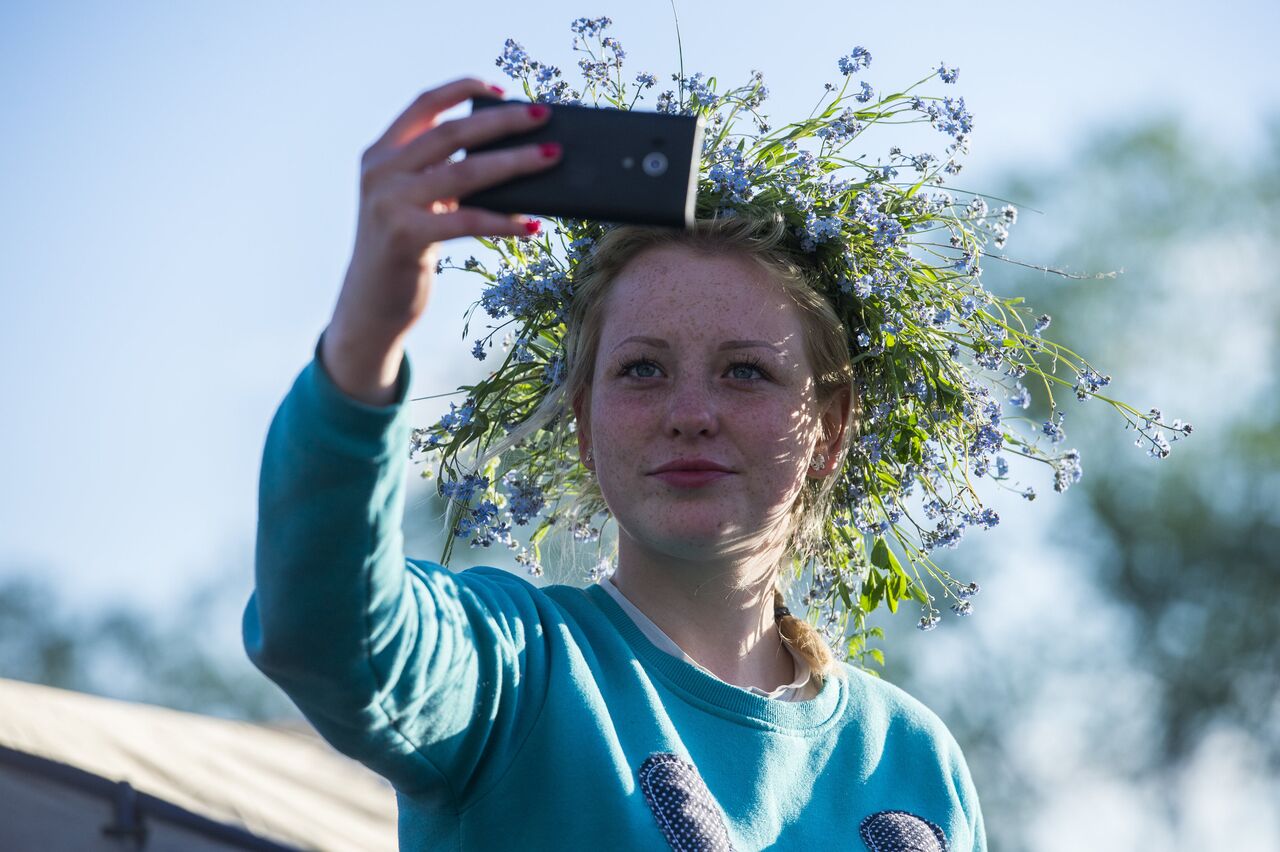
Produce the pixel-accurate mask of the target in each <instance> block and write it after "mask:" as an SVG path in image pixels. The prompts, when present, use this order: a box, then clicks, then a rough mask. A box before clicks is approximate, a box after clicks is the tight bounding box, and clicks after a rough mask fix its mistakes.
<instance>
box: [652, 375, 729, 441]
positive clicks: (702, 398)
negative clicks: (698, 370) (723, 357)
mask: <svg viewBox="0 0 1280 852" xmlns="http://www.w3.org/2000/svg"><path fill="white" fill-rule="evenodd" d="M665 426H666V428H667V431H668V432H670V433H672V434H677V435H698V434H708V435H712V434H715V433H716V432H717V431H718V429H719V416H718V414H717V412H716V399H715V393H714V391H713V389H712V388H710V387H708V386H707V385H706V384H704V383H701V382H698V381H696V380H690V379H676V380H675V381H674V382H673V383H672V390H671V395H670V397H669V398H668V400H667V414H666V424H665Z"/></svg>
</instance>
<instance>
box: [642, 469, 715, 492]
mask: <svg viewBox="0 0 1280 852" xmlns="http://www.w3.org/2000/svg"><path fill="white" fill-rule="evenodd" d="M653 476H656V477H657V478H658V479H661V480H662V481H663V482H665V483H667V484H668V485H670V486H673V487H675V488H701V487H702V486H704V485H707V484H709V483H712V482H715V481H716V480H717V479H723V478H724V477H726V476H733V474H732V473H730V472H729V471H727V470H664V471H663V472H662V473H655V474H653Z"/></svg>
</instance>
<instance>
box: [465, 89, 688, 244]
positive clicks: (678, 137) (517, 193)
mask: <svg viewBox="0 0 1280 852" xmlns="http://www.w3.org/2000/svg"><path fill="white" fill-rule="evenodd" d="M511 103H514V101H509V100H503V99H502V98H489V97H483V96H481V97H476V98H473V99H472V101H471V111H472V114H475V111H476V110H478V109H490V108H492V107H495V106H503V105H506V104H511ZM549 106H550V107H551V117H550V118H549V119H548V120H547V121H546V122H545V123H543V124H542V125H541V126H539V127H536V128H534V129H533V130H531V131H528V132H526V133H517V134H510V135H507V136H504V137H502V138H501V139H497V140H494V141H492V142H488V143H486V144H484V145H477V146H475V147H473V148H464V149H463V150H464V151H466V154H467V156H468V157H470V156H471V155H472V154H477V153H481V152H483V151H492V150H497V149H500V148H505V147H512V146H516V145H527V144H532V143H537V142H559V143H560V144H561V146H563V148H562V153H561V155H560V162H558V163H556V164H555V165H554V166H552V167H551V168H549V169H545V170H543V171H540V172H535V173H533V174H526V175H520V176H518V177H515V178H512V179H511V180H509V181H506V182H505V183H501V184H496V185H494V186H490V187H485V188H484V189H481V190H479V191H477V192H474V193H472V194H471V195H467V196H464V197H460V198H459V199H458V203H459V204H461V205H462V206H466V207H483V208H485V209H487V210H494V211H497V212H500V213H525V214H531V215H542V216H561V217H566V218H572V219H597V220H600V221H604V222H614V223H627V224H636V225H659V226H666V227H672V228H683V229H685V230H689V229H692V228H693V221H694V206H695V203H696V201H697V193H698V169H699V166H700V160H701V152H702V133H703V118H702V116H701V115H696V116H693V115H669V114H667V113H659V112H646V111H642V110H623V109H615V108H613V107H588V106H576V105H572V104H558V103H557V104H549Z"/></svg>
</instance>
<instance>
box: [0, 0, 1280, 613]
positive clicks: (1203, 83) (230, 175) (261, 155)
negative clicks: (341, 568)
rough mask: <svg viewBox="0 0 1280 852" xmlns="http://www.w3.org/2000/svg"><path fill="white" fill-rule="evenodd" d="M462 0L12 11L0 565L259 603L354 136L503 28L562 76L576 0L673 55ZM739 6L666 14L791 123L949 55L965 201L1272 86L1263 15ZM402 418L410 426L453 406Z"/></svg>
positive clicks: (347, 238)
mask: <svg viewBox="0 0 1280 852" xmlns="http://www.w3.org/2000/svg"><path fill="white" fill-rule="evenodd" d="M477 8H478V7H475V6H472V5H469V4H453V5H450V6H448V7H447V8H446V7H444V6H443V4H428V3H368V4H360V5H359V6H358V7H357V5H356V4H347V3H305V4H304V3H274V4H249V3H236V2H224V3H219V4H207V5H204V6H203V8H196V7H195V6H194V5H193V4H168V3H163V4H162V3H131V4H105V3H99V4H86V3H82V4H56V3H50V4H35V3H6V4H4V6H3V7H2V11H0V39H2V40H3V49H2V50H0V65H2V66H3V73H0V87H2V88H3V103H4V104H5V119H4V120H5V133H4V134H3V136H0V155H2V156H0V162H2V163H3V164H4V165H3V169H4V186H5V192H4V193H3V201H2V202H0V203H2V206H0V218H2V220H3V221H2V222H0V226H2V227H0V234H3V240H4V245H3V250H2V251H0V294H2V295H0V298H2V299H3V301H2V302H0V364H3V373H2V374H0V375H2V376H3V386H2V390H3V396H4V399H5V409H6V412H7V416H5V417H4V418H2V419H0V435H2V437H3V442H4V446H5V447H6V449H7V459H8V464H7V465H6V474H7V475H6V477H5V478H6V482H5V487H4V488H3V489H2V490H0V577H3V576H6V575H12V574H16V573H23V572H36V573H39V574H41V575H44V576H46V577H48V578H50V579H51V580H53V581H54V582H55V583H56V584H57V585H58V587H59V589H60V591H61V592H63V594H64V595H65V596H67V598H68V599H69V600H71V601H72V602H73V603H74V604H76V605H86V606H87V605H89V604H90V603H94V604H96V603H101V602H104V601H129V602H131V603H134V604H137V605H139V606H143V607H148V608H151V607H156V608H158V607H163V606H164V605H166V604H167V603H170V602H173V601H176V600H178V599H180V598H181V596H182V595H183V594H184V592H185V591H186V587H187V586H188V585H189V584H191V583H193V582H198V581H203V580H206V579H208V578H211V577H213V576H219V577H222V578H225V580H226V581H227V582H229V583H236V584H239V585H240V586H242V587H243V589H244V591H245V593H246V595H247V593H248V589H249V588H250V585H251V576H252V559H253V537H254V524H255V519H256V495H257V491H256V489H257V476H258V464H259V462H260V459H261V450H262V442H263V439H264V437H265V434H266V429H267V426H268V424H269V422H270V419H271V416H272V414H273V413H274V411H275V408H276V406H277V404H278V403H279V401H280V399H281V397H282V396H283V395H284V393H285V392H286V391H287V390H288V387H289V384H290V383H291V382H292V380H293V379H294V377H295V376H296V375H297V373H298V371H299V370H301V369H302V367H303V366H304V365H305V364H306V362H307V360H308V359H309V358H310V356H311V351H312V347H313V345H314V343H315V340H316V337H317V336H318V335H319V333H320V331H321V330H322V329H323V327H324V325H325V323H326V321H327V319H328V317H329V314H330V311H331V310H332V307H333V303H334V300H335V298H336V296H337V293H338V289H339V287H340V284H341V281H342V276H343V273H344V271H345V268H346V263H347V259H348V257H349V252H350V249H351V242H352V238H353V235H354V226H355V214H356V202H357V196H356V181H357V168H358V162H359V157H360V153H361V151H362V150H363V148H364V147H365V146H367V145H368V144H369V143H370V142H372V141H373V140H374V139H375V138H377V136H378V135H380V134H381V132H382V131H383V130H384V129H385V127H386V126H387V124H388V123H389V122H390V121H391V120H392V119H393V118H394V117H395V116H396V115H397V114H398V113H399V112H400V111H401V110H402V109H403V108H404V107H405V106H406V105H407V104H408V103H409V102H410V101H411V100H412V99H413V97H414V96H415V95H416V94H417V93H418V92H419V91H421V90H422V89H424V88H429V87H432V86H434V85H438V84H440V83H442V82H445V81H446V80H449V79H452V78H454V77H456V76H460V75H463V74H477V75H480V76H482V77H484V78H486V79H490V80H492V81H494V82H498V83H500V84H502V83H506V84H507V86H508V91H509V92H512V91H514V88H515V87H514V86H513V85H512V81H509V80H507V79H506V78H505V77H503V75H502V74H501V72H500V71H499V70H498V69H497V67H496V66H495V65H494V59H495V57H496V56H497V55H498V54H499V53H500V52H501V48H502V44H503V41H504V39H506V38H507V37H509V36H511V37H515V38H517V39H518V40H520V41H521V42H522V43H523V44H524V46H525V47H526V48H527V49H528V50H529V52H530V53H531V54H532V55H533V56H534V57H536V58H541V59H544V60H545V61H549V62H553V63H555V64H558V65H560V66H561V67H562V68H564V69H565V70H566V73H568V74H570V77H571V79H576V73H577V71H576V66H575V60H576V56H575V55H574V54H572V53H571V51H570V45H571V40H572V36H571V34H570V32H569V28H568V25H569V23H570V21H572V20H573V19H574V18H577V17H579V16H587V17H597V16H599V15H602V14H609V15H610V17H612V18H613V20H614V24H613V26H612V28H611V29H610V30H609V32H610V33H611V34H612V35H614V36H615V37H617V38H618V39H619V40H620V41H621V43H622V45H623V47H624V49H625V50H626V51H627V53H628V57H627V64H626V66H625V68H626V70H627V71H629V72H630V74H631V75H634V74H635V73H638V72H640V71H651V72H653V73H656V74H657V75H658V77H659V81H660V83H661V82H662V81H663V80H664V79H669V75H670V73H671V72H672V71H674V70H676V69H677V67H678V64H677V55H676V41H675V32H674V28H673V24H672V18H671V9H670V6H669V4H667V3H649V4H638V3H632V4H615V6H614V8H612V9H610V8H609V7H608V6H601V5H597V6H590V5H588V6H583V5H581V4H578V3H563V2H543V3H538V4H536V5H525V4H516V3H497V4H486V5H485V7H484V11H483V12H482V13H479V12H477V11H476V9H477ZM725 8H726V7H725V6H723V5H722V4H710V3H703V4H697V5H695V4H694V3H691V2H687V0H686V2H683V3H681V4H680V5H679V14H680V26H681V32H682V36H683V42H684V60H685V70H686V72H687V73H692V72H694V71H699V70H700V71H704V72H706V73H707V74H709V75H710V74H714V75H716V76H718V77H719V78H720V79H721V80H722V81H726V82H731V83H732V84H737V83H741V82H745V81H746V80H747V78H748V76H749V73H750V70H751V69H752V68H759V69H760V70H761V71H763V72H764V75H765V82H766V84H767V85H768V86H769V87H770V90H771V92H772V96H771V98H770V100H769V101H768V102H767V103H766V104H765V112H766V113H767V114H768V115H769V116H770V117H771V120H772V121H773V123H774V125H775V126H778V125H780V124H783V123H785V122H786V121H790V120H794V119H799V118H802V117H804V116H806V115H808V114H809V112H810V110H811V109H812V107H813V105H814V104H815V103H816V102H817V100H818V97H819V96H820V95H821V93H822V83H823V82H824V81H833V82H836V81H838V80H839V79H840V78H839V74H838V72H837V70H836V60H837V58H838V57H840V56H842V55H845V54H847V53H848V52H849V51H850V50H851V49H852V48H853V46H855V45H863V46H865V47H867V48H868V49H869V50H870V51H871V52H872V55H873V57H874V61H873V64H872V66H871V68H870V69H869V71H868V72H866V73H865V74H864V75H863V78H864V79H867V80H868V81H869V82H871V83H872V84H873V85H875V86H876V87H877V88H879V87H881V86H885V87H888V86H900V85H906V84H908V83H910V82H913V81H915V80H917V79H919V78H920V77H923V76H925V75H926V74H928V73H929V72H930V71H931V70H932V69H933V68H935V67H936V66H937V64H938V63H939V61H943V60H945V61H946V62H947V63H948V64H949V65H956V66H958V67H959V68H960V79H959V82H958V83H957V84H956V86H955V87H954V88H952V87H948V91H947V93H949V94H956V93H958V94H962V95H964V96H965V99H966V102H967V104H968V105H969V107H970V109H971V110H972V111H973V113H974V115H975V118H976V121H975V130H974V133H973V136H972V150H971V154H970V155H969V157H968V158H967V160H966V161H965V162H966V163H967V166H966V171H965V173H964V174H963V175H962V176H961V177H962V178H963V179H962V180H961V179H956V180H955V181H952V183H953V184H954V185H955V186H958V187H963V188H978V189H981V188H983V187H984V186H986V185H987V184H989V182H990V181H991V180H992V179H993V178H994V176H995V175H997V174H999V173H1000V172H1001V171H1002V170H1003V169H1004V168H1005V167H1006V166H1007V165H1010V164H1014V163H1017V164H1026V163H1036V162H1044V161H1050V160H1054V159H1057V158H1060V157H1062V156H1065V154H1066V152H1068V151H1069V150H1070V148H1071V146H1072V144H1073V142H1074V140H1075V139H1077V138H1079V137H1080V136H1082V135H1086V134H1087V133H1088V132H1089V131H1090V129H1091V128H1096V127H1099V126H1105V125H1106V124H1108V123H1112V122H1117V121H1124V120H1127V118H1128V117H1129V116H1132V115H1137V114H1143V113H1146V112H1149V111H1167V112H1173V113H1180V114H1184V115H1187V116H1188V117H1192V116H1197V117H1196V118H1194V120H1195V121H1196V122H1198V123H1199V125H1200V130H1201V132H1202V133H1203V134H1204V136H1205V138H1206V139H1209V140H1212V141H1213V142H1215V143H1217V144H1222V145H1226V146H1228V147H1230V148H1233V149H1235V150H1239V151H1240V152H1242V154H1243V153H1244V152H1247V151H1248V150H1249V148H1250V146H1251V145H1252V144H1253V143H1254V142H1256V140H1257V139H1258V138H1259V127H1260V123H1259V122H1260V119H1261V117H1262V116H1263V115H1264V108H1265V107H1267V106H1272V107H1274V106H1275V105H1276V103H1277V98H1276V96H1275V95H1274V94H1273V93H1274V92H1276V91H1280V89H1277V87H1276V86H1275V83H1274V80H1273V78H1272V73H1273V72H1272V68H1271V62H1270V57H1271V55H1272V45H1271V44H1270V40H1271V39H1273V37H1274V34H1275V33H1276V32H1280V27H1277V26H1276V25H1277V23H1280V20H1278V18H1280V13H1277V11H1276V7H1275V5H1274V4H1267V3H1262V2H1254V3H1244V2H1242V3H1235V4H1217V5H1215V6H1213V7H1207V6H1204V5H1203V4H1192V3H1172V4H1171V3H1160V4H1157V3H1154V2H1136V3H1134V2H1131V3H1125V4H1119V3H1114V2H1111V3H1100V2H1077V3H1073V4H1060V3H1055V4H1049V3H1023V4H999V5H997V4H974V5H970V6H968V7H966V8H964V9H963V10H961V9H959V7H957V6H955V5H954V4H942V3H931V2H921V3H916V4H912V5H911V6H909V7H908V6H892V7H891V6H889V5H888V4H861V3H849V2H817V3H807V4H804V5H803V7H801V6H796V5H790V6H786V5H783V4H775V3H769V4H764V3H739V4H734V6H733V9H734V12H733V14H732V15H726V14H725V13H724V11H723V10H724V9H725ZM800 8H803V12H798V11H796V10H798V9H800ZM722 88H723V87H722ZM651 102H652V100H651V99H650V101H649V103H651ZM453 114H458V115H461V114H465V108H462V109H460V110H458V111H456V112H455V113H453ZM892 141H893V140H889V139H887V137H886V141H885V142H884V145H883V147H884V148H885V149H887V147H888V145H889V144H892ZM935 147H936V150H937V151H939V152H940V151H941V148H942V143H937V145H936V146H935ZM881 153H882V152H881ZM1046 212H1051V211H1046ZM472 251H473V249H472V248H471V247H470V246H469V245H468V241H467V240H459V241H453V242H451V243H448V244H446V248H445V253H446V254H448V253H450V252H452V253H454V254H462V255H464V256H465V254H467V253H471V252H472ZM473 279H474V276H459V277H456V278H452V279H451V278H449V277H448V276H445V277H443V278H442V279H441V281H440V283H439V286H438V287H437V291H436V293H435V296H434V299H433V303H432V305H431V307H430V308H429V310H428V314H427V316H426V318H425V319H424V320H423V322H422V323H421V324H420V325H419V326H418V327H417V328H416V329H415V331H414V333H413V336H412V338H411V340H410V342H409V356H410V358H411V360H412V362H413V364H414V372H415V380H414V387H413V388H412V389H411V396H415V397H421V396H426V395H428V394H438V393H442V392H445V391H449V390H452V389H453V388H455V387H456V386H457V385H458V384H459V383H461V382H464V381H470V380H471V379H473V378H474V377H476V376H477V375H478V374H479V373H480V372H481V371H482V370H483V369H484V368H483V367H482V366H481V365H480V364H478V362H476V361H474V360H473V359H472V358H471V357H470V355H469V354H468V350H469V348H470V347H469V344H467V343H466V342H464V341H463V340H461V337H460V334H461V322H460V319H461V315H462V312H463V311H464V310H465V308H466V307H467V305H469V304H470V303H471V302H472V301H473V300H474V299H475V298H477V296H478V293H479V291H478V289H477V285H476V283H475V281H474V280H473ZM413 405H414V410H415V413H416V415H417V420H418V421H419V422H420V423H421V424H423V425H426V424H428V423H430V422H432V421H434V420H435V419H436V418H437V417H438V415H439V413H440V412H441V411H442V410H444V409H447V402H446V401H445V400H440V399H436V400H426V401H423V402H418V403H413ZM413 487H414V488H422V487H424V486H423V485H422V484H421V483H418V484H416V485H414V486H413ZM464 551H465V548H464ZM412 555H421V556H433V555H434V554H431V553H412ZM459 557H460V560H461V562H460V564H467V562H466V560H467V558H468V554H467V553H465V552H462V553H460V554H459ZM476 558H479V557H476Z"/></svg>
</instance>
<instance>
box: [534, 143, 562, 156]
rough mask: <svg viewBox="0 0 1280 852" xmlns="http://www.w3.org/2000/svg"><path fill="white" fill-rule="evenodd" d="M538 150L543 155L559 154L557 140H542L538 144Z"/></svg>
mask: <svg viewBox="0 0 1280 852" xmlns="http://www.w3.org/2000/svg"><path fill="white" fill-rule="evenodd" d="M538 150H539V151H541V152H542V156H544V157H555V156H558V155H559V154H560V143H559V142H543V143H542V144H541V145H539V146H538Z"/></svg>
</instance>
